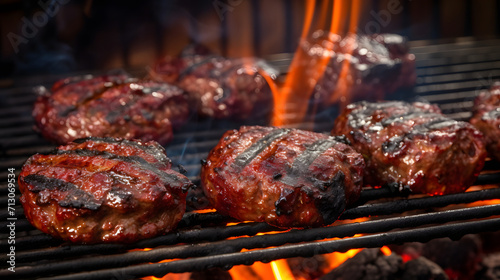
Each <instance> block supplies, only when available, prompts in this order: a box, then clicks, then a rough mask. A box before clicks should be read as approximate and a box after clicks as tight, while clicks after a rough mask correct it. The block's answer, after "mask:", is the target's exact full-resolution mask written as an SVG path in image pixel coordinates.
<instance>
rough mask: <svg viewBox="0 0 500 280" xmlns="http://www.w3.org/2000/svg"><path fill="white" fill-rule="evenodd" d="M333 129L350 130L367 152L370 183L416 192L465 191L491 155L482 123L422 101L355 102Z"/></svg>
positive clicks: (355, 144)
mask: <svg viewBox="0 0 500 280" xmlns="http://www.w3.org/2000/svg"><path fill="white" fill-rule="evenodd" d="M332 134H334V135H342V134H343V135H345V136H346V137H347V138H348V139H349V140H350V141H351V143H352V145H353V147H354V149H356V150H357V151H358V152H360V153H361V154H362V155H363V157H364V158H365V160H366V169H365V174H364V180H365V183H366V184H368V185H371V186H381V185H390V186H393V187H396V188H398V189H400V190H402V189H403V188H409V189H410V190H411V191H412V192H413V193H425V194H448V193H458V192H463V191H465V190H466V189H467V188H468V187H469V186H470V185H471V184H472V183H474V181H475V179H476V178H477V176H478V175H479V172H480V171H481V169H482V167H483V165H484V161H485V157H486V152H485V148H484V144H483V142H482V134H481V133H480V132H479V131H478V130H477V129H475V128H474V127H473V126H472V125H470V124H469V123H466V122H460V121H455V120H452V119H449V118H446V117H445V116H443V115H442V114H441V112H440V110H439V108H438V107H437V106H434V105H429V104H424V103H418V102H416V103H413V104H409V103H406V102H399V101H387V102H379V103H369V102H364V101H363V102H358V103H353V104H351V105H348V106H347V108H345V110H344V112H343V113H342V114H341V115H340V116H339V117H338V118H337V120H336V121H335V126H334V128H333V130H332Z"/></svg>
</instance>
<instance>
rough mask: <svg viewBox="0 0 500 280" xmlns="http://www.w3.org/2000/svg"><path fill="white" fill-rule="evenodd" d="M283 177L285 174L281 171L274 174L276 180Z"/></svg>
mask: <svg viewBox="0 0 500 280" xmlns="http://www.w3.org/2000/svg"><path fill="white" fill-rule="evenodd" d="M281 177H283V174H281V173H274V174H273V179H274V180H279V179H281Z"/></svg>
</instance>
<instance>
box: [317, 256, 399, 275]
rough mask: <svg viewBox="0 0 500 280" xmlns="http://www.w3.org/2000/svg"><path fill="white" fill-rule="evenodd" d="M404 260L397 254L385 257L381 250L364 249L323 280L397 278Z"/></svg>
mask: <svg viewBox="0 0 500 280" xmlns="http://www.w3.org/2000/svg"><path fill="white" fill-rule="evenodd" d="M402 262H403V260H402V259H401V257H400V256H398V255H396V254H391V255H389V256H386V255H384V254H383V253H382V252H381V251H380V249H378V248H376V249H364V250H363V251H361V252H359V253H358V254H356V255H355V256H354V257H352V258H351V259H349V260H347V261H345V262H344V263H343V264H341V265H340V266H339V267H337V268H335V269H334V270H332V271H331V272H329V273H328V274H326V275H324V276H322V277H321V278H319V279H321V280H334V279H335V280H382V279H398V278H396V276H397V274H398V272H399V271H400V269H401V265H402Z"/></svg>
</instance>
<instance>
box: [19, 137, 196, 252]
mask: <svg viewBox="0 0 500 280" xmlns="http://www.w3.org/2000/svg"><path fill="white" fill-rule="evenodd" d="M191 185H192V183H191V182H190V181H189V180H188V179H187V178H186V177H185V176H183V175H181V174H179V173H177V172H175V171H173V170H172V169H171V161H170V159H169V158H168V157H167V156H166V155H165V153H164V149H163V148H162V147H161V146H160V145H158V143H156V142H154V141H150V142H146V143H143V142H140V141H137V140H134V141H131V140H122V139H116V138H86V139H78V140H76V141H75V142H72V143H69V144H67V145H64V146H60V147H59V148H58V149H56V150H55V151H54V152H52V153H49V154H36V155H34V156H32V157H30V158H29V159H28V160H27V161H26V163H25V164H24V166H23V168H22V171H21V174H20V175H19V189H20V191H21V194H22V196H21V203H22V205H23V207H24V213H25V215H26V217H27V218H28V220H29V221H30V222H31V223H32V224H33V225H34V226H35V227H36V228H38V229H40V230H41V231H43V232H45V233H48V234H51V235H52V236H54V237H58V238H61V239H64V240H68V241H72V242H78V243H104V242H127V243H128V242H134V241H137V240H140V239H144V238H149V237H154V236H156V235H159V234H164V233H167V232H169V231H172V230H174V229H175V227H176V225H177V223H178V222H179V221H180V220H181V219H182V216H183V214H184V211H185V208H186V201H185V199H186V191H187V189H188V188H190V187H191Z"/></svg>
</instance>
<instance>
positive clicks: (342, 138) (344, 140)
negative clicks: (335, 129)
mask: <svg viewBox="0 0 500 280" xmlns="http://www.w3.org/2000/svg"><path fill="white" fill-rule="evenodd" d="M333 139H335V141H337V142H340V143H343V144H346V145H349V146H350V145H351V141H350V140H349V139H348V138H347V137H346V136H345V135H337V136H333Z"/></svg>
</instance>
